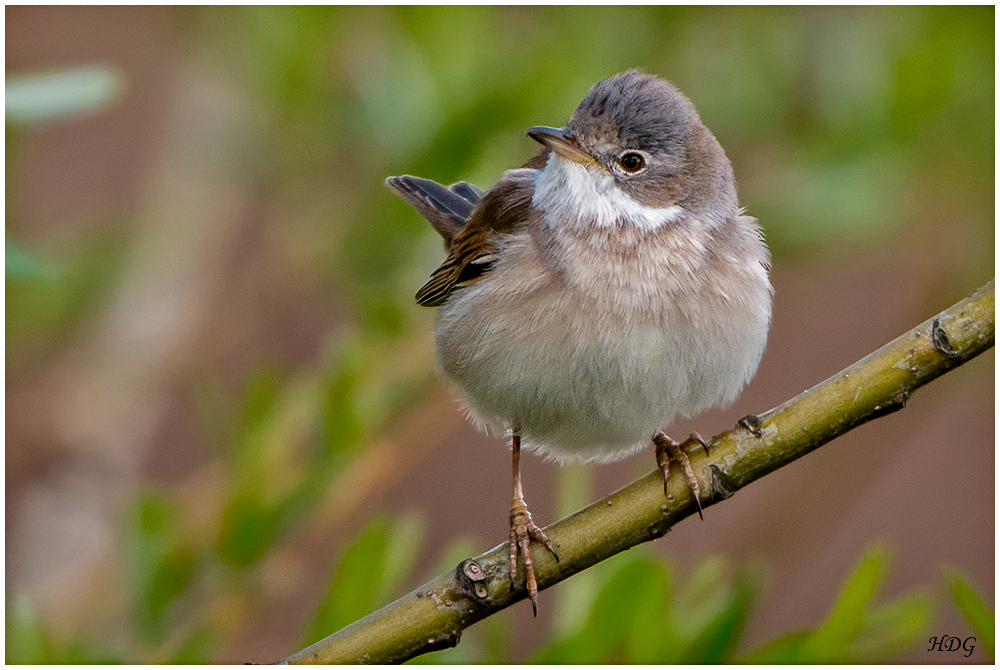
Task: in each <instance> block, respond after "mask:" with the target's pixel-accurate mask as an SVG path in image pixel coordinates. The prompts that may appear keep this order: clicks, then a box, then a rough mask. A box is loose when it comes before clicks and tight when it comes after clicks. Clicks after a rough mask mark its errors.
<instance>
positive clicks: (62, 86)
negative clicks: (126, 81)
mask: <svg viewBox="0 0 1000 670" xmlns="http://www.w3.org/2000/svg"><path fill="white" fill-rule="evenodd" d="M122 87H123V80H122V77H121V75H119V74H118V73H117V72H115V71H114V70H111V69H109V68H106V67H98V66H91V67H82V68H77V69H74V70H62V71H59V72H48V73H44V74H33V75H22V76H16V77H7V78H6V81H5V86H4V95H5V97H4V111H5V114H6V119H7V123H42V122H45V121H52V120H56V119H61V118H64V117H69V116H73V115H77V114H81V113H84V112H91V111H94V110H96V109H98V108H100V107H102V106H104V105H107V104H108V103H110V102H111V101H112V100H113V99H114V98H115V97H116V96H117V95H118V93H119V92H120V91H121V90H122Z"/></svg>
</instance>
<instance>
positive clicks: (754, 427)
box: [736, 414, 764, 437]
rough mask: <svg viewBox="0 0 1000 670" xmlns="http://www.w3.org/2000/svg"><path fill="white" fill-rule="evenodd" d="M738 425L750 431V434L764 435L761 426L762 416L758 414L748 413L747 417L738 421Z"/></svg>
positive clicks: (755, 435)
mask: <svg viewBox="0 0 1000 670" xmlns="http://www.w3.org/2000/svg"><path fill="white" fill-rule="evenodd" d="M736 425H737V426H743V427H744V428H746V429H747V430H749V431H750V434H751V435H753V436H754V437H762V436H763V435H764V431H763V430H761V428H760V417H759V416H757V415H756V414H747V415H746V416H745V417H743V418H742V419H740V420H739V421H737V422H736Z"/></svg>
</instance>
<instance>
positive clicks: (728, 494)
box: [708, 417, 756, 500]
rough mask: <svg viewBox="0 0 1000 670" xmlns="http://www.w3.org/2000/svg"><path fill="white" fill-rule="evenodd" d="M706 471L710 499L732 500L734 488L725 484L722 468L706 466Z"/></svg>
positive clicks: (713, 465) (725, 477)
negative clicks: (709, 485) (708, 473)
mask: <svg viewBox="0 0 1000 670" xmlns="http://www.w3.org/2000/svg"><path fill="white" fill-rule="evenodd" d="M754 418H756V417H754ZM708 471H709V472H711V473H712V491H711V493H712V498H713V499H714V498H718V499H719V500H728V499H729V498H732V497H733V491H735V490H736V487H735V486H732V485H730V484H729V483H728V482H726V479H728V477H727V476H726V474H725V473H724V472H723V471H722V468H720V467H719V466H718V465H715V464H714V463H713V464H711V465H709V466H708Z"/></svg>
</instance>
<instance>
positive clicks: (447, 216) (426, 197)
mask: <svg viewBox="0 0 1000 670" xmlns="http://www.w3.org/2000/svg"><path fill="white" fill-rule="evenodd" d="M385 183H386V186H388V187H389V188H391V189H392V190H393V191H395V192H396V193H398V194H399V195H400V197H402V198H403V199H404V200H406V201H407V202H408V203H410V204H411V205H413V207H414V208H416V210H417V211H418V212H420V214H421V215H422V216H423V217H424V218H425V219H427V220H428V221H429V222H430V224H431V225H432V226H433V227H434V230H436V231H437V232H438V234H439V235H441V237H443V238H444V241H445V242H446V243H450V242H451V240H452V238H453V237H455V235H456V234H457V233H458V231H460V230H461V229H462V228H464V227H465V224H466V222H467V221H468V219H469V216H470V215H471V214H472V209H473V208H474V207H475V206H476V203H477V202H479V199H480V198H481V197H482V195H483V192H482V191H481V190H479V189H478V188H476V187H475V186H473V185H472V184H468V183H466V182H464V181H460V182H458V183H456V184H452V185H451V186H442V185H441V184H438V183H437V182H434V181H431V180H430V179H421V178H420V177H411V176H409V175H404V176H402V177H389V178H388V179H386V180H385Z"/></svg>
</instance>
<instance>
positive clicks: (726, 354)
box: [436, 259, 770, 461]
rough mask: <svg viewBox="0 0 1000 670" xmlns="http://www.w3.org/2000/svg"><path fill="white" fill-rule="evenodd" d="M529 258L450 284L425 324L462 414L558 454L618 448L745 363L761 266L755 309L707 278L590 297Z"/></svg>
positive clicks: (762, 292) (703, 396)
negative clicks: (677, 286)
mask: <svg viewBox="0 0 1000 670" xmlns="http://www.w3.org/2000/svg"><path fill="white" fill-rule="evenodd" d="M522 261H523V259H522ZM531 267H532V266H531V264H530V263H528V264H526V263H524V262H522V263H520V264H519V265H518V273H517V274H512V273H509V272H508V271H507V269H506V268H505V267H504V266H499V267H498V268H497V269H495V270H494V271H493V272H491V273H490V274H489V275H487V277H486V278H484V279H483V280H482V281H480V282H478V283H476V284H474V285H472V286H470V287H468V288H466V289H462V290H460V291H457V292H456V293H455V294H453V295H452V296H451V297H450V298H449V300H448V301H447V302H446V303H445V304H444V305H443V306H442V307H441V308H440V311H439V314H438V321H437V327H436V339H437V352H438V360H439V362H440V365H441V368H442V370H443V371H444V373H445V374H446V375H447V376H448V378H449V379H450V380H451V381H453V382H454V383H455V384H456V385H457V386H458V388H459V389H460V390H461V392H462V394H463V396H464V399H465V402H466V405H467V407H468V409H469V411H470V413H471V415H472V417H473V419H474V420H475V421H476V422H477V423H478V424H479V425H480V426H481V427H488V428H490V429H492V430H494V431H497V432H501V431H505V430H515V431H517V432H519V434H520V435H521V437H522V444H523V445H524V446H525V447H526V448H529V449H533V450H535V451H538V452H541V453H544V454H547V455H549V456H551V457H553V458H555V459H557V460H560V461H565V460H597V461H609V460H615V459H617V458H621V457H624V456H625V455H627V454H629V453H632V452H634V451H636V450H638V449H641V448H643V447H644V446H646V445H648V444H649V440H650V438H651V437H652V435H653V433H654V432H655V431H657V430H661V429H664V428H666V427H667V425H668V424H669V423H670V422H671V421H672V420H673V419H674V417H676V416H677V415H692V414H696V413H698V412H701V411H704V410H706V409H708V408H710V407H712V406H714V405H724V404H728V403H730V402H732V401H733V400H734V399H735V398H736V396H737V395H738V394H739V392H740V391H741V390H742V388H743V387H744V385H745V384H746V383H747V382H748V381H749V380H750V378H751V376H752V375H753V373H754V371H755V370H756V368H757V364H758V362H759V361H760V357H761V355H762V353H763V350H764V343H765V340H766V336H767V328H768V324H769V321H770V294H769V291H770V289H769V285H768V283H767V278H766V272H765V271H764V270H763V269H762V268H761V270H760V272H759V274H760V276H761V277H762V278H763V284H762V285H759V284H760V282H757V284H758V286H756V287H755V288H754V291H756V292H758V293H759V297H760V302H761V303H762V304H766V309H765V310H757V313H755V312H754V310H748V309H746V308H745V304H744V303H745V302H746V300H745V296H732V295H728V294H727V295H720V294H718V292H712V290H711V288H710V287H703V291H704V293H700V292H699V290H698V289H693V290H692V291H691V292H689V293H687V294H685V295H684V297H683V298H681V299H679V300H678V299H676V298H672V297H671V295H672V294H671V293H670V292H669V291H663V290H657V287H658V286H659V287H660V288H662V284H663V283H662V282H660V283H659V284H658V283H657V279H656V277H650V278H648V281H649V282H652V285H651V287H639V288H638V289H637V288H636V287H635V286H629V287H625V288H623V287H618V288H617V289H616V290H617V291H619V292H623V291H624V293H622V295H623V296H624V298H623V299H619V300H610V301H609V300H606V299H594V297H593V294H588V293H587V292H583V293H581V292H577V291H569V290H566V289H565V287H564V286H560V285H559V282H558V281H556V280H555V279H553V278H552V277H551V276H550V275H548V274H546V273H545V272H543V271H542V270H540V269H538V268H536V272H532V271H531ZM754 297H755V298H756V297H757V296H754ZM730 303H732V304H730Z"/></svg>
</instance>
